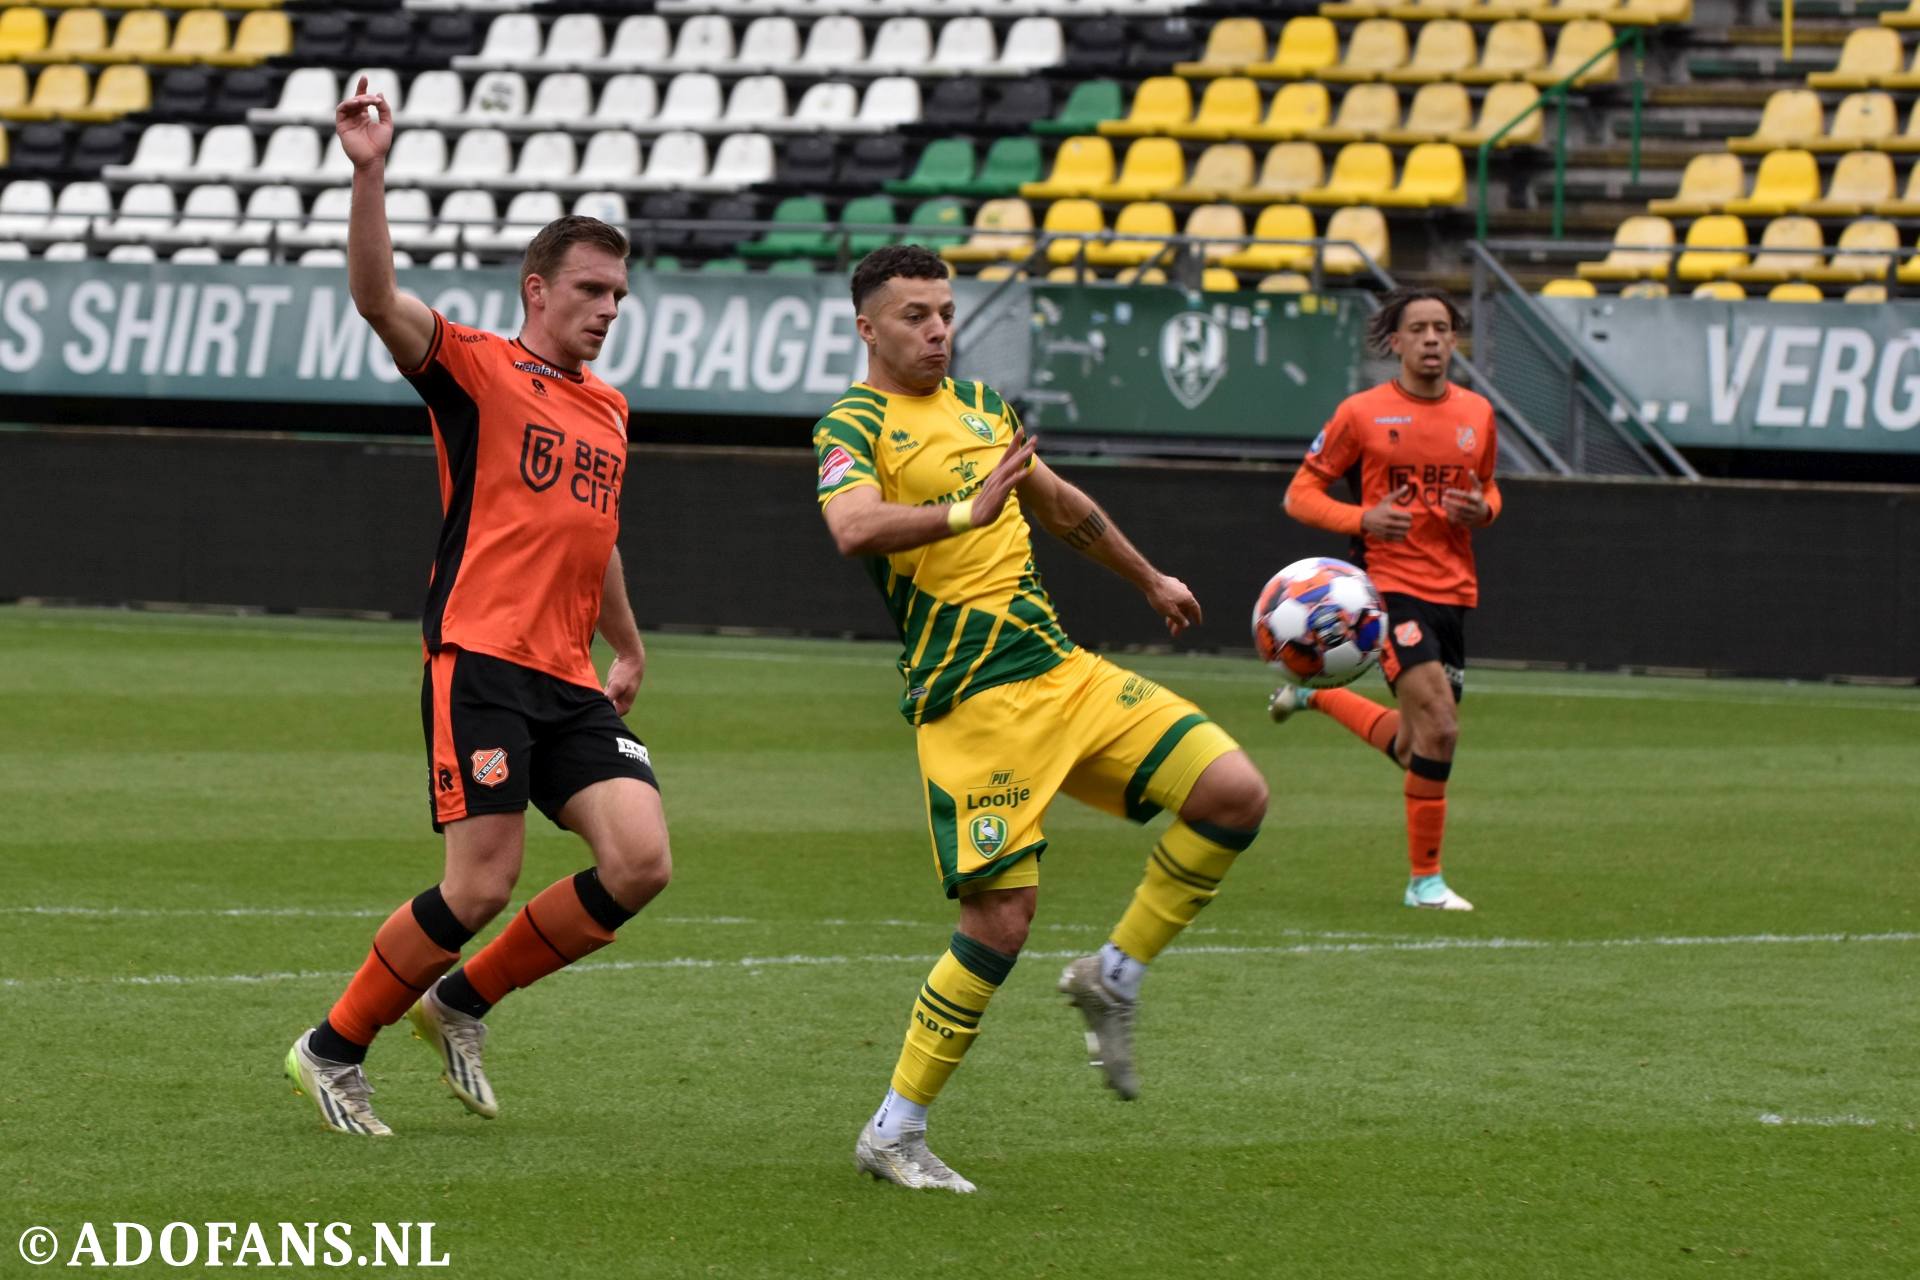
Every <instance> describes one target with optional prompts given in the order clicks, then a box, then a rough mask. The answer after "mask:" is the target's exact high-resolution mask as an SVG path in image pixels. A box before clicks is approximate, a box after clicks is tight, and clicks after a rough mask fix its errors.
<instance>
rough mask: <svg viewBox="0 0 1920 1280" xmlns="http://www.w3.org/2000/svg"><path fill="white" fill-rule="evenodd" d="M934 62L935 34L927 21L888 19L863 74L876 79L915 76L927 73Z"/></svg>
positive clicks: (869, 55)
mask: <svg viewBox="0 0 1920 1280" xmlns="http://www.w3.org/2000/svg"><path fill="white" fill-rule="evenodd" d="M932 59H933V33H932V32H931V31H930V30H928V28H927V20H926V19H925V18H907V17H896V18H888V19H887V20H886V21H885V22H883V23H881V24H880V30H878V31H877V32H875V33H874V36H873V47H872V48H870V49H868V50H867V60H866V62H865V63H864V64H863V65H862V67H861V70H863V71H869V72H872V73H874V74H876V75H886V74H889V73H892V74H901V73H905V74H908V75H912V74H914V73H916V72H920V71H925V70H927V69H928V64H929V63H930V62H931V61H932ZM843 65H844V63H843Z"/></svg>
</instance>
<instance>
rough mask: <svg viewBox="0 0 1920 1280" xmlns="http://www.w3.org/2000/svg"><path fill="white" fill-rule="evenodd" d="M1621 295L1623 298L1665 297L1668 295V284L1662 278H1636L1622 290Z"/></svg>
mask: <svg viewBox="0 0 1920 1280" xmlns="http://www.w3.org/2000/svg"><path fill="white" fill-rule="evenodd" d="M1620 296H1621V297H1623V298H1664V297H1666V296H1667V286H1666V283H1665V282H1664V281H1660V280H1635V281H1634V282H1633V283H1632V284H1630V285H1628V286H1626V287H1625V288H1624V289H1622V290H1620Z"/></svg>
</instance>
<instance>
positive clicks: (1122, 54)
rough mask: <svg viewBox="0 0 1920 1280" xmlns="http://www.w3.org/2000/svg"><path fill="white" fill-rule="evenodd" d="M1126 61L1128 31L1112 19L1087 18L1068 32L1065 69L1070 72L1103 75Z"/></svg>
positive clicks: (1071, 25)
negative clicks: (1076, 71) (1079, 71)
mask: <svg viewBox="0 0 1920 1280" xmlns="http://www.w3.org/2000/svg"><path fill="white" fill-rule="evenodd" d="M1126 60H1127V28H1126V25H1125V24H1124V23H1122V22H1120V21H1119V20H1117V19H1114V18H1108V17H1087V18H1082V19H1079V20H1077V21H1075V22H1073V23H1071V24H1070V25H1069V26H1068V28H1067V56H1066V65H1067V67H1068V68H1069V69H1071V70H1084V71H1088V72H1091V73H1093V74H1106V73H1108V72H1110V71H1112V70H1114V69H1115V68H1118V67H1120V66H1121V65H1123V64H1124V63H1125V62H1126Z"/></svg>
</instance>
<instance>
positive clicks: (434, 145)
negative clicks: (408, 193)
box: [285, 129, 447, 187]
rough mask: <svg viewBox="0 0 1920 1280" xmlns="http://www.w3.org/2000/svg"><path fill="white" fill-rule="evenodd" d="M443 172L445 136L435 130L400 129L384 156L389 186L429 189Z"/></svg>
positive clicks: (444, 171) (445, 164)
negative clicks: (385, 156) (423, 185)
mask: <svg viewBox="0 0 1920 1280" xmlns="http://www.w3.org/2000/svg"><path fill="white" fill-rule="evenodd" d="M446 171H447V136H446V135H445V134H443V133H441V132H440V131H439V130H438V129H403V130H401V131H400V132H399V133H398V134H396V135H394V139H393V150H392V151H390V152H389V153H388V154H387V171H386V173H387V184H388V185H389V186H395V187H410V186H414V185H416V184H420V183H426V184H429V185H431V184H432V183H434V182H435V181H436V180H437V179H439V178H440V177H441V176H442V175H444V174H445V173H446ZM285 176H288V177H299V176H301V175H299V174H297V173H296V174H287V175H285Z"/></svg>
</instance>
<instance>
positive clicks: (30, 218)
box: [0, 178, 53, 242]
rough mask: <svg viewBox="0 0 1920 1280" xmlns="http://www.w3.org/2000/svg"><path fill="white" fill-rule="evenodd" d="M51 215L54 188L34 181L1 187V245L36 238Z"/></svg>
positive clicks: (35, 179) (26, 180) (25, 180)
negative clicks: (9, 241) (11, 241)
mask: <svg viewBox="0 0 1920 1280" xmlns="http://www.w3.org/2000/svg"><path fill="white" fill-rule="evenodd" d="M52 216H53V188H52V187H51V186H49V185H48V184H46V183H45V182H42V181H40V180H39V179H37V178H23V179H19V180H16V181H13V182H9V183H8V184H7V185H6V186H5V187H0V242H4V241H8V240H28V239H35V238H38V237H39V236H40V235H41V234H42V233H44V232H45V231H46V229H47V222H48V220H49V219H50V218H51V217H52Z"/></svg>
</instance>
